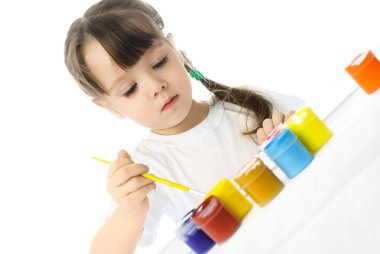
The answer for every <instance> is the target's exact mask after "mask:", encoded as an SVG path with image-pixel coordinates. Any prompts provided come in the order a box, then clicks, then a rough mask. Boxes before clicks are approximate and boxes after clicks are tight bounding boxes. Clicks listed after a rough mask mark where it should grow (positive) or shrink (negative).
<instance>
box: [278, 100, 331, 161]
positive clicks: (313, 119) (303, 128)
mask: <svg viewBox="0 0 380 254" xmlns="http://www.w3.org/2000/svg"><path fill="white" fill-rule="evenodd" d="M284 125H285V127H286V128H288V129H290V131H291V132H293V134H295V135H296V136H297V138H298V139H299V140H300V141H301V142H302V144H303V145H304V146H305V147H306V149H307V150H309V152H310V153H311V154H315V153H316V152H317V151H318V150H319V149H320V148H321V147H322V146H323V145H324V144H325V143H326V142H327V141H328V140H329V139H330V138H331V136H332V135H333V133H332V132H331V130H330V129H329V128H328V127H327V126H326V125H325V124H324V123H323V122H322V120H321V119H320V118H319V117H318V116H317V115H316V114H315V113H314V111H313V110H312V109H311V108H310V107H308V106H305V107H302V108H301V109H299V110H298V111H297V112H296V113H294V114H293V115H292V116H291V117H290V118H289V119H288V120H287V121H286V122H285V124H284Z"/></svg>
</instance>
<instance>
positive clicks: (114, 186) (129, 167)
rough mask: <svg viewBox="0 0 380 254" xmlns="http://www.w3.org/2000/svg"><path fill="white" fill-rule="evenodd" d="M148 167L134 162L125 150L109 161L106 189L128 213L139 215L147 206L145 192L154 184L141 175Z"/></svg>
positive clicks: (154, 185)
mask: <svg viewBox="0 0 380 254" xmlns="http://www.w3.org/2000/svg"><path fill="white" fill-rule="evenodd" d="M148 170H149V169H148V167H147V166H146V165H143V164H137V163H134V162H133V161H132V159H131V157H130V155H129V154H128V153H127V152H126V151H125V150H120V151H119V153H118V158H117V159H116V160H115V161H113V162H112V163H111V166H110V170H109V171H108V175H107V190H108V192H109V193H110V194H111V196H112V198H113V199H114V200H115V201H116V202H117V203H118V204H119V205H120V206H121V207H123V208H124V209H125V210H126V211H127V212H128V213H131V214H136V215H141V214H142V213H146V212H147V211H148V208H149V201H148V198H147V194H148V193H149V192H151V191H152V190H153V189H155V188H156V184H155V183H154V182H153V181H152V180H149V179H146V178H145V177H143V176H141V174H142V173H146V172H148Z"/></svg>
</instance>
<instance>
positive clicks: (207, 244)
mask: <svg viewBox="0 0 380 254" xmlns="http://www.w3.org/2000/svg"><path fill="white" fill-rule="evenodd" d="M194 211H195V209H193V210H191V211H190V212H188V213H187V214H186V215H185V216H184V217H183V218H182V220H181V221H180V223H179V226H178V228H177V229H176V231H175V232H176V236H177V237H178V238H179V239H180V240H181V241H183V242H184V243H186V245H187V246H189V247H190V248H191V249H192V250H193V251H194V252H195V253H197V254H203V253H207V252H208V251H209V250H210V249H211V248H212V247H213V246H214V245H215V242H214V240H212V239H211V238H210V237H209V236H208V235H207V234H206V233H205V232H204V231H203V230H202V229H200V228H198V227H197V225H196V224H195V223H194V221H193V220H192V219H191V216H192V215H193V213H194Z"/></svg>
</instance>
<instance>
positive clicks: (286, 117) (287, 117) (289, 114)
mask: <svg viewBox="0 0 380 254" xmlns="http://www.w3.org/2000/svg"><path fill="white" fill-rule="evenodd" d="M294 113H295V111H294V110H289V111H288V113H286V115H285V119H284V122H286V120H288V119H289V118H290V117H291V116H292V115H293V114H294Z"/></svg>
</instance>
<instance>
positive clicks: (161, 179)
mask: <svg viewBox="0 0 380 254" xmlns="http://www.w3.org/2000/svg"><path fill="white" fill-rule="evenodd" d="M92 158H93V159H94V160H97V161H100V162H103V163H105V164H111V162H109V161H107V160H103V159H100V158H98V157H95V156H93V157H92ZM142 176H143V177H145V178H147V179H150V180H152V181H155V182H159V183H163V184H166V185H169V186H171V187H173V188H177V189H180V190H184V191H190V188H189V187H187V186H184V185H182V184H179V183H175V182H172V181H169V180H166V179H163V178H159V177H157V176H155V175H152V174H147V173H143V174H142Z"/></svg>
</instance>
